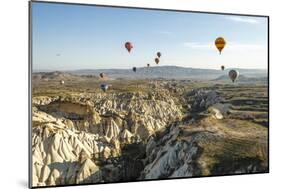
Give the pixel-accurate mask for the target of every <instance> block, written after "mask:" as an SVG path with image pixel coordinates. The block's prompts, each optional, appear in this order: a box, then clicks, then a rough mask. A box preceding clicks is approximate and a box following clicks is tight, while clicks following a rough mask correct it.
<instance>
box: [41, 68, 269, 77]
mask: <svg viewBox="0 0 281 189" xmlns="http://www.w3.org/2000/svg"><path fill="white" fill-rule="evenodd" d="M228 70H229V69H227V70H224V71H221V70H215V69H199V68H185V67H178V66H153V67H141V68H137V71H136V72H133V71H132V69H81V70H72V71H65V72H57V71H56V72H44V73H45V75H44V74H43V75H42V77H48V78H60V77H62V78H65V77H66V78H68V77H73V76H75V75H76V76H77V75H79V76H83V77H85V76H86V77H91V76H95V77H99V74H100V73H105V74H106V75H107V76H108V77H109V78H112V79H121V78H123V79H145V78H166V79H200V80H214V79H218V78H219V77H222V76H227V74H228ZM237 70H238V71H239V73H240V75H244V76H245V77H249V78H256V77H267V71H266V70H258V69H237ZM42 73H43V72H41V74H42ZM48 73H49V75H48ZM36 74H37V75H38V74H40V72H36Z"/></svg>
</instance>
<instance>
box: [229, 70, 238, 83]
mask: <svg viewBox="0 0 281 189" xmlns="http://www.w3.org/2000/svg"><path fill="white" fill-rule="evenodd" d="M228 76H229V78H230V79H231V81H232V82H233V83H234V81H235V80H236V79H237V78H238V76H239V72H238V71H237V70H230V71H229V72H228Z"/></svg>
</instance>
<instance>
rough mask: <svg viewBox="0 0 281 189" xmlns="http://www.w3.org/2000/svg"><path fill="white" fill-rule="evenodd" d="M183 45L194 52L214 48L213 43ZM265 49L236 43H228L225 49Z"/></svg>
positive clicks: (264, 47)
mask: <svg viewBox="0 0 281 189" xmlns="http://www.w3.org/2000/svg"><path fill="white" fill-rule="evenodd" d="M183 45H184V46H185V47H187V48H191V49H195V50H213V49H214V48H216V47H215V44H214V43H210V42H209V43H199V42H184V43H183ZM266 48H267V47H266V46H264V45H262V44H248V43H238V42H228V43H227V44H226V46H225V49H229V50H231V51H232V50H235V51H236V50H239V51H245V50H247V51H253V50H254V51H256V50H264V49H266Z"/></svg>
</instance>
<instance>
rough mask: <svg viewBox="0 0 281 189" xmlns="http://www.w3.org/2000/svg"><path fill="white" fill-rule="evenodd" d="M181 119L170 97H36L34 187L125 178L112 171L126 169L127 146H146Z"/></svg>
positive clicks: (153, 95) (34, 103)
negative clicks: (123, 153)
mask: <svg viewBox="0 0 281 189" xmlns="http://www.w3.org/2000/svg"><path fill="white" fill-rule="evenodd" d="M181 116H182V114H181V111H180V109H179V107H178V106H176V105H175V103H174V101H173V98H172V97H170V96H168V95H167V94H164V95H161V94H141V93H131V94H130V93H129V94H122V93H120V94H118V95H115V94H109V95H107V94H96V95H94V96H91V95H88V96H82V97H81V95H77V96H75V95H74V96H69V97H60V96H57V97H52V98H51V97H36V98H34V99H33V138H32V140H33V146H32V151H33V165H34V166H33V169H34V170H33V183H36V184H38V185H41V186H43V185H61V184H74V183H85V182H91V183H93V182H104V181H105V178H104V177H105V176H107V178H106V179H107V180H106V181H112V180H116V179H120V178H119V177H120V175H117V176H116V175H115V176H114V175H108V174H109V173H106V172H108V170H109V169H110V170H111V171H112V170H114V169H116V170H115V172H118V171H120V168H121V166H122V165H114V161H117V163H115V164H118V163H119V164H120V162H121V160H118V157H120V156H121V154H122V152H121V151H122V148H121V147H122V146H125V145H129V144H132V143H141V142H143V143H145V142H146V141H147V139H148V138H149V136H151V135H152V134H154V133H155V132H156V131H158V130H160V129H163V128H165V127H166V126H167V125H169V124H170V123H173V122H175V121H177V120H179V119H180V118H181ZM122 161H124V160H122ZM118 166H119V167H118ZM110 167H112V168H110ZM111 171H110V172H111ZM113 172H114V171H113ZM110 174H111V173H110ZM127 176H128V175H127ZM111 178H112V179H111Z"/></svg>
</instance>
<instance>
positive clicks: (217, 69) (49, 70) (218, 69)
mask: <svg viewBox="0 0 281 189" xmlns="http://www.w3.org/2000/svg"><path fill="white" fill-rule="evenodd" d="M161 67H162V68H163V67H178V68H183V69H202V70H204V69H205V70H214V71H215V70H216V71H220V70H221V69H220V68H194V67H183V66H174V65H163V66H150V67H149V68H161ZM137 68H138V69H144V68H147V67H146V66H142V67H137ZM131 69H132V68H79V69H40V70H38V69H33V72H55V71H60V72H68V71H79V70H131ZM225 69H226V70H229V69H241V70H261V71H268V69H267V68H232V67H231V68H225Z"/></svg>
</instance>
